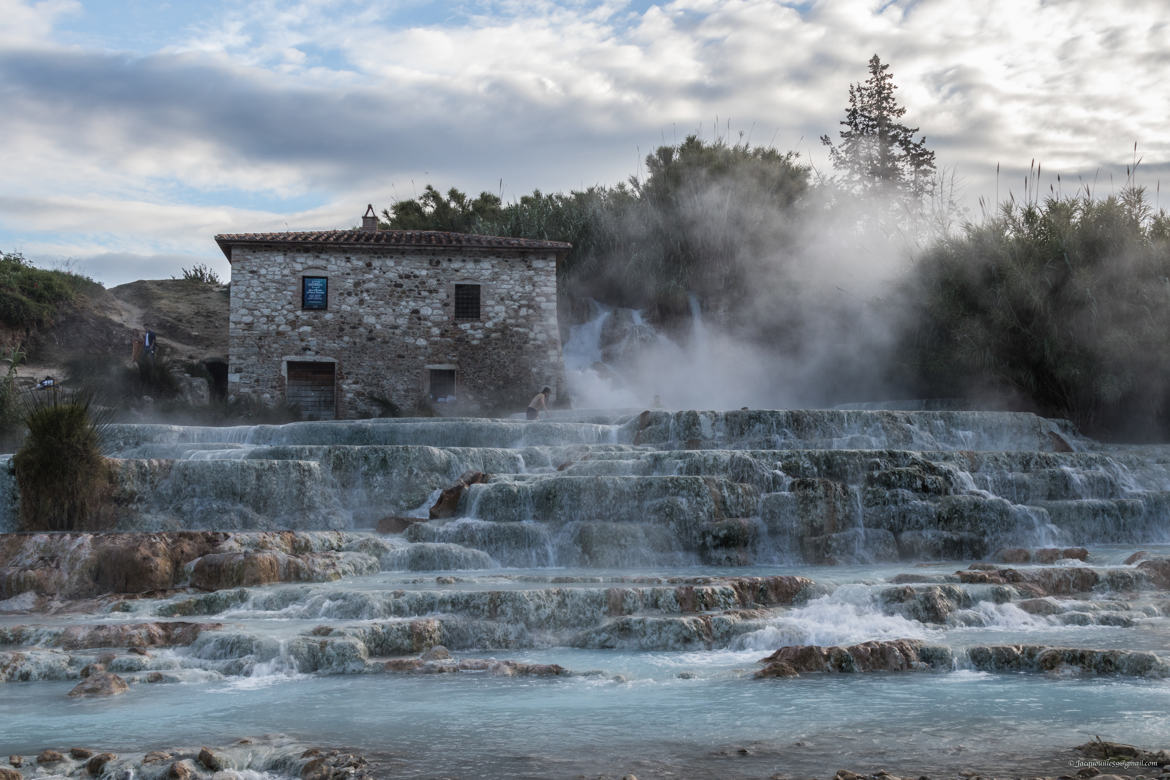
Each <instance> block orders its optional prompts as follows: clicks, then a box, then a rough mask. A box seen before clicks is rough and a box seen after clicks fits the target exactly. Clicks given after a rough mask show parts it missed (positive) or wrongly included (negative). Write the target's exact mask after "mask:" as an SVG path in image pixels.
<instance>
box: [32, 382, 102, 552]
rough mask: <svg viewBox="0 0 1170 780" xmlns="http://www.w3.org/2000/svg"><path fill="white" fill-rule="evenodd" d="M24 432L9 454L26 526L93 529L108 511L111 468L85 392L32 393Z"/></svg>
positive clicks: (57, 528) (40, 529)
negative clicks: (11, 457) (13, 450)
mask: <svg viewBox="0 0 1170 780" xmlns="http://www.w3.org/2000/svg"><path fill="white" fill-rule="evenodd" d="M24 424H25V426H26V427H27V428H28V435H27V436H26V437H25V440H24V444H23V445H22V446H21V448H20V449H19V450H17V452H16V454H15V455H14V456H13V465H14V466H15V469H16V482H17V486H18V487H19V489H20V521H21V527H22V529H23V530H26V531H73V530H97V529H100V528H102V527H104V525H105V523H106V521H107V520H108V519H109V513H110V511H111V505H110V496H111V493H112V470H111V467H110V464H109V462H108V461H107V460H106V459H105V458H104V457H102V453H101V425H100V422H99V421H97V420H95V416H94V408H93V404H92V400H91V399H90V398H89V397H88V396H86V395H84V394H74V395H71V394H67V393H65V392H62V391H59V390H56V389H53V390H40V391H36V392H34V393H31V394H30V395H29V396H28V397H27V400H26V407H25V413H24Z"/></svg>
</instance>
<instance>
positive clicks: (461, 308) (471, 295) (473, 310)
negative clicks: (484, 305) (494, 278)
mask: <svg viewBox="0 0 1170 780" xmlns="http://www.w3.org/2000/svg"><path fill="white" fill-rule="evenodd" d="M455 319H457V320H478V319H479V285H478V284H457V285H455Z"/></svg>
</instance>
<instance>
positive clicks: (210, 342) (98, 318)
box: [0, 279, 229, 386]
mask: <svg viewBox="0 0 1170 780" xmlns="http://www.w3.org/2000/svg"><path fill="white" fill-rule="evenodd" d="M228 302H229V298H228V287H227V285H207V284H198V283H192V282H189V281H186V280H183V279H158V280H144V281H137V282H130V283H129V284H123V285H120V286H118V287H114V288H111V289H108V290H100V291H97V292H94V293H91V294H88V295H85V296H81V297H78V298H77V299H76V300H75V301H73V302H72V303H70V304H68V305H66V306H65V307H63V308H62V309H61V310H60V311H59V312H58V313H57V316H56V317H55V318H54V320H53V324H52V325H51V326H49V327H46V328H41V329H37V330H30V331H23V330H19V331H18V330H14V329H6V328H4V327H3V326H0V347H3V348H4V353H5V354H4V356H5V357H6V356H7V354H8V352H9V351H10V350H11V349H12V347H13V346H15V345H17V344H21V345H22V346H23V349H24V351H25V357H24V361H23V363H22V364H21V365H20V366H19V367H18V368H17V375H18V383H19V384H20V385H22V386H31V385H32V384H34V383H35V382H36V381H38V380H40V379H41V378H43V377H44V376H47V375H48V376H54V377H57V378H58V379H63V378H65V369H64V365H65V363H66V362H67V361H68V360H70V359H71V358H73V357H76V356H87V357H95V356H109V358H110V360H117V361H127V362H128V361H129V360H130V359H131V354H132V353H131V349H132V345H133V342H134V338H135V336H138V335H141V334H142V331H143V330H144V329H145V328H149V329H151V330H153V331H154V332H155V334H156V336H157V338H158V343H159V346H160V347H162V348H163V350H164V351H165V352H166V354H167V355H168V357H170V358H171V359H172V360H175V361H178V362H180V363H199V362H202V361H206V360H221V361H225V362H226V360H227V331H228ZM6 367H7V366H6V365H3V366H0V369H6Z"/></svg>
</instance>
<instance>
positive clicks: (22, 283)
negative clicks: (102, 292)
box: [0, 252, 101, 329]
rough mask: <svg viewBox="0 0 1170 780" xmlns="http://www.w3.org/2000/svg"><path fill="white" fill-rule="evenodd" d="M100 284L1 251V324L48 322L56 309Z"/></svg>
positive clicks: (33, 325)
mask: <svg viewBox="0 0 1170 780" xmlns="http://www.w3.org/2000/svg"><path fill="white" fill-rule="evenodd" d="M100 288H101V285H99V284H98V283H97V282H95V281H93V280H92V279H87V278H86V277H84V276H80V275H78V274H74V273H69V272H67V271H47V270H44V269H41V268H35V267H33V266H32V265H31V264H30V263H29V262H28V261H27V260H25V259H24V256H23V255H22V254H20V253H19V252H11V253H10V252H3V253H0V323H4V324H5V325H8V326H11V327H15V328H24V329H29V328H38V327H41V326H44V325H48V324H51V323H52V321H53V317H54V315H55V314H56V313H57V310H58V309H59V308H60V307H61V306H62V305H63V304H65V303H68V302H70V301H72V300H73V299H74V298H75V297H76V296H77V295H78V294H79V293H82V294H83V293H86V292H92V291H94V290H96V289H100Z"/></svg>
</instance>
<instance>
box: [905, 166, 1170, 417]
mask: <svg viewBox="0 0 1170 780" xmlns="http://www.w3.org/2000/svg"><path fill="white" fill-rule="evenodd" d="M1168 228H1170V219H1168V218H1167V216H1166V215H1165V214H1164V213H1161V214H1158V215H1154V214H1152V210H1151V208H1150V206H1149V204H1148V202H1147V200H1146V198H1145V195H1144V192H1143V191H1142V190H1141V189H1140V188H1136V187H1132V186H1131V187H1128V188H1127V189H1126V190H1124V191H1123V192H1122V194H1121V195H1120V196H1117V197H1110V198H1106V199H1104V200H1097V199H1093V198H1091V197H1089V196H1088V195H1087V194H1082V195H1079V196H1077V197H1072V198H1057V197H1054V198H1051V199H1049V200H1048V201H1046V202H1045V203H1043V204H1037V203H1017V202H1014V201H1013V202H1009V203H1007V204H1005V205H1004V206H1003V207H1002V208H1001V210H1000V212H999V213H998V214H997V215H996V216H994V217H993V218H990V219H987V220H985V221H984V222H983V223H982V224H978V225H969V226H968V227H967V228H966V230H965V232H964V233H963V234H962V235H960V236H957V237H953V238H950V239H947V240H944V241H941V242H940V243H938V244H937V245H935V246H934V247H933V248H931V249H930V250H929V251H928V252H926V253H925V254H924V255H923V256H922V257H921V258H920V259H919V261H918V263H917V266H916V273H915V274H914V275H913V277H912V279H911V280H910V282H909V283H908V287H907V292H908V296H907V299H908V301H909V304H910V306H909V308H910V311H911V317H910V319H909V320H908V321H909V322H911V323H912V325H911V326H910V328H909V329H908V331H907V338H906V347H905V350H904V353H905V354H906V355H907V356H908V357H909V360H910V362H911V369H912V371H913V372H914V375H915V377H916V379H917V385H918V392H919V393H920V394H923V395H927V396H958V397H966V398H969V399H983V400H987V399H988V398H992V397H996V396H998V397H999V398H1000V399H1001V400H1006V401H1007V402H1008V403H1009V404H1011V405H1014V406H1018V407H1023V408H1027V409H1032V410H1034V411H1037V412H1039V413H1041V414H1044V415H1050V416H1057V417H1066V418H1069V419H1071V420H1073V421H1074V422H1076V423H1078V424H1079V425H1080V426H1081V427H1082V429H1083V430H1085V431H1086V432H1089V433H1092V434H1094V435H1098V436H1109V437H1122V438H1157V437H1164V436H1165V435H1166V434H1167V433H1170V338H1168V336H1167V334H1170V239H1168V234H1170V229H1168Z"/></svg>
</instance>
